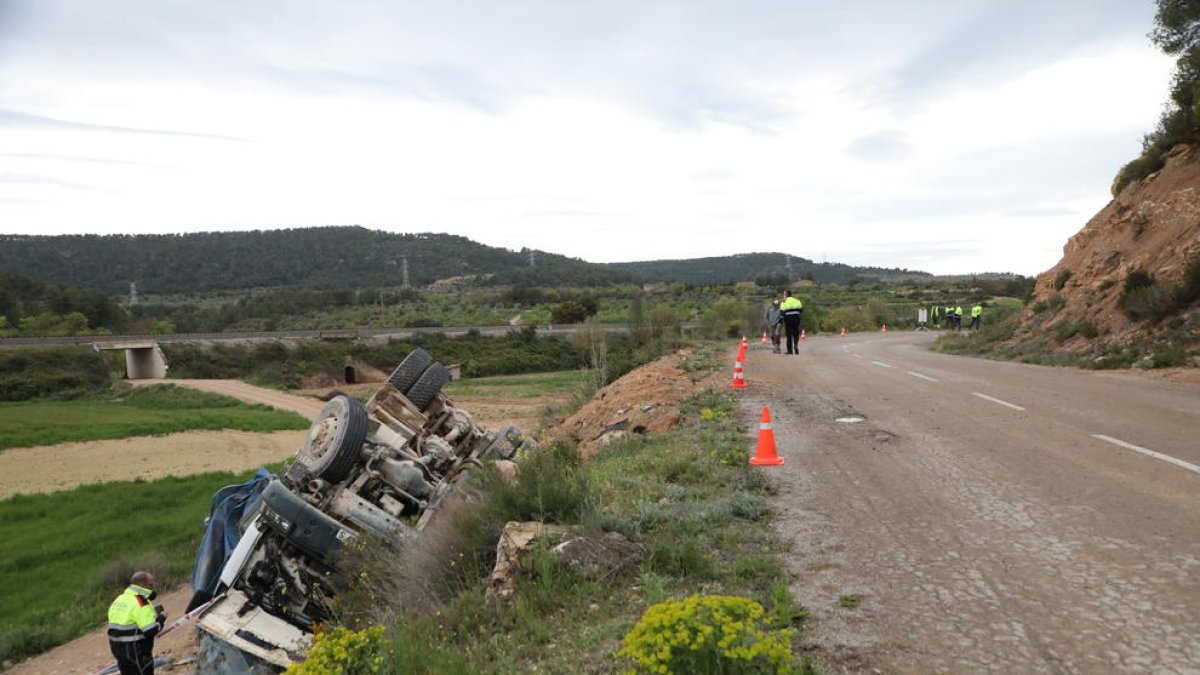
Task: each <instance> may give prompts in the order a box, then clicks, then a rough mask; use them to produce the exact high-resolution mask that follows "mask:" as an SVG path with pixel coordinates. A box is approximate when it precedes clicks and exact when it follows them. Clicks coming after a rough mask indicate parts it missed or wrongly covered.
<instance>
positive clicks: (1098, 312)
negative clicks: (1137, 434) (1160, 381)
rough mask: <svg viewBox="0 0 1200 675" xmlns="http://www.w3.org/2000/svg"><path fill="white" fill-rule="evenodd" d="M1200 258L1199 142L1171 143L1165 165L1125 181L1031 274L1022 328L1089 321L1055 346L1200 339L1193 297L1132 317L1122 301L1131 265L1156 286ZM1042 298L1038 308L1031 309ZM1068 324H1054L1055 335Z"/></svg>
mask: <svg viewBox="0 0 1200 675" xmlns="http://www.w3.org/2000/svg"><path fill="white" fill-rule="evenodd" d="M1198 257H1200V148H1197V147H1190V146H1178V147H1176V148H1175V149H1174V150H1172V151H1171V153H1170V154H1169V155H1168V157H1167V163H1166V166H1164V167H1163V168H1162V169H1161V170H1160V171H1158V172H1156V173H1154V174H1151V175H1150V176H1147V177H1146V178H1144V179H1142V180H1141V181H1139V182H1138V183H1135V184H1133V185H1130V186H1128V187H1126V188H1125V190H1124V191H1122V192H1121V193H1120V195H1118V196H1117V197H1116V198H1115V199H1113V200H1112V201H1111V202H1109V204H1108V205H1107V206H1105V207H1104V209H1102V210H1101V211H1100V212H1099V213H1097V214H1096V215H1095V217H1093V218H1092V219H1091V220H1090V221H1088V223H1087V225H1086V226H1085V227H1084V228H1083V229H1082V230H1081V231H1080V232H1079V233H1078V234H1076V235H1075V236H1073V237H1071V239H1070V240H1069V241H1068V242H1067V244H1066V246H1064V247H1063V257H1062V260H1060V261H1059V262H1058V264H1057V265H1055V266H1054V267H1053V268H1051V269H1050V270H1049V271H1047V272H1045V273H1043V274H1042V275H1041V276H1039V277H1038V280H1037V286H1036V288H1035V290H1034V303H1033V304H1032V305H1031V309H1030V310H1028V312H1027V314H1026V316H1025V317H1024V322H1023V323H1024V324H1025V325H1024V328H1026V329H1028V330H1029V331H1030V332H1031V333H1033V334H1035V335H1036V334H1037V333H1039V332H1043V331H1039V328H1041V329H1050V328H1052V327H1054V326H1056V325H1061V322H1063V321H1076V322H1079V321H1084V320H1086V321H1087V322H1090V324H1091V325H1092V326H1094V330H1093V329H1092V328H1091V327H1089V328H1088V329H1087V330H1085V331H1082V332H1081V333H1080V334H1076V335H1074V336H1071V338H1069V339H1068V340H1066V341H1064V342H1063V344H1062V345H1061V347H1062V348H1063V349H1065V350H1067V351H1077V352H1078V351H1086V350H1087V349H1088V348H1089V347H1090V346H1092V344H1091V343H1093V342H1095V341H1098V340H1099V341H1104V342H1108V343H1112V342H1114V341H1115V342H1119V343H1124V344H1126V345H1129V344H1133V343H1136V342H1137V341H1139V340H1146V339H1149V340H1154V339H1158V338H1161V337H1162V336H1163V335H1164V334H1166V333H1168V332H1169V333H1171V335H1170V339H1172V340H1174V341H1176V342H1178V341H1180V340H1182V341H1184V342H1188V343H1190V344H1191V345H1194V344H1195V343H1196V342H1197V341H1200V311H1197V307H1196V304H1197V303H1192V306H1191V307H1184V308H1181V309H1178V310H1177V311H1172V312H1170V313H1167V314H1166V315H1165V316H1157V317H1154V318H1151V319H1140V320H1135V319H1134V318H1131V317H1130V316H1129V313H1128V312H1126V311H1124V310H1123V309H1122V307H1121V304H1120V302H1121V297H1122V295H1123V294H1124V293H1125V290H1126V288H1125V287H1126V280H1127V279H1128V278H1129V276H1130V274H1132V273H1134V272H1135V271H1136V270H1141V271H1144V272H1147V273H1149V274H1150V275H1152V277H1153V279H1154V281H1155V282H1156V283H1157V285H1158V286H1159V287H1161V288H1171V287H1174V286H1176V285H1178V284H1180V283H1181V281H1182V280H1183V277H1184V274H1185V271H1186V270H1187V268H1188V265H1189V264H1192V262H1193V261H1194V260H1196V259H1197V258H1198ZM1039 303H1041V311H1034V309H1032V308H1034V307H1037V306H1038V304H1039ZM1064 332H1069V331H1059V333H1060V334H1062V333H1064Z"/></svg>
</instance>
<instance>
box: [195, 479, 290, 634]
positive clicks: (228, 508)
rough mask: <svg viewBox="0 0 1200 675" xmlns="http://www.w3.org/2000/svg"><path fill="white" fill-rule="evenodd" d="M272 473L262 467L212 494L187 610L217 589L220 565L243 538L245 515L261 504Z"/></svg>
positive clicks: (209, 596) (200, 602) (210, 596)
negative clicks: (246, 478) (250, 475)
mask: <svg viewBox="0 0 1200 675" xmlns="http://www.w3.org/2000/svg"><path fill="white" fill-rule="evenodd" d="M273 476H274V474H272V473H271V472H270V471H267V470H266V469H265V468H262V469H259V470H258V472H257V473H255V474H254V477H253V478H251V479H250V480H248V481H246V482H245V483H241V484H238V485H227V486H225V487H223V488H221V489H220V490H217V491H216V493H215V494H213V499H212V507H211V508H210V509H209V513H208V518H206V519H205V521H204V538H203V539H201V540H200V548H199V550H197V551H196V566H195V567H193V568H192V592H193V595H192V600H191V602H189V603H188V611H191V610H192V609H194V608H196V607H199V606H200V605H202V604H204V603H205V602H207V601H208V600H209V599H210V598H212V596H213V593H215V592H216V590H217V583H218V582H219V581H220V578H221V569H222V568H223V567H225V561H226V560H228V559H229V556H230V554H231V553H233V549H234V547H235V546H237V543H238V540H239V539H241V538H242V527H241V520H242V516H243V515H245V514H246V513H249V512H252V511H253V510H254V509H255V507H257V506H258V502H259V501H260V500H261V499H262V491H263V488H264V487H266V484H267V481H268V480H270V479H271V478H272V477H273Z"/></svg>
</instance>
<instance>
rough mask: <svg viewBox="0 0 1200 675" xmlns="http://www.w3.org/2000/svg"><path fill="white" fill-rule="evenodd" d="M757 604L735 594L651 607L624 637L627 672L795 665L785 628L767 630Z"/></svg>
mask: <svg viewBox="0 0 1200 675" xmlns="http://www.w3.org/2000/svg"><path fill="white" fill-rule="evenodd" d="M764 614H765V610H764V609H763V607H762V605H760V604H758V603H757V602H754V601H753V600H749V599H747V598H741V597H737V596H721V595H711V596H701V595H693V596H691V597H689V598H687V599H685V600H678V601H668V602H663V603H659V604H657V605H653V606H651V607H650V608H649V609H647V610H646V613H645V615H643V616H642V619H641V621H639V622H638V624H637V625H636V626H634V628H633V630H632V631H630V632H629V634H628V635H626V636H625V647H624V648H623V649H622V650H621V651H620V652H619V654H620V655H621V656H625V657H628V658H630V659H633V660H634V661H635V666H634V670H633V672H650V673H723V674H730V675H732V674H734V673H759V672H789V671H791V670H794V669H795V668H796V667H797V664H796V662H795V659H794V657H793V656H792V651H791V640H792V631H791V630H790V629H786V628H784V629H780V630H769V629H767V627H766V625H765V622H764V621H763V615H764Z"/></svg>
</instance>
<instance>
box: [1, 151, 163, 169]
mask: <svg viewBox="0 0 1200 675" xmlns="http://www.w3.org/2000/svg"><path fill="white" fill-rule="evenodd" d="M0 157H12V158H13V159H33V160H41V159H46V160H52V161H62V162H84V163H87V164H104V165H113V166H138V167H145V168H150V169H170V168H173V167H169V166H166V165H164V164H155V163H153V162H138V161H134V160H129V159H106V158H101V157H79V156H76V155H58V154H53V153H48V152H0Z"/></svg>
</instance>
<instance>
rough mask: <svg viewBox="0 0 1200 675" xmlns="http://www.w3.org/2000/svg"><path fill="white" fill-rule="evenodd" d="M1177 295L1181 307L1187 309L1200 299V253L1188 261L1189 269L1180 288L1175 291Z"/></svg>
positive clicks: (1184, 273) (1184, 274) (1181, 281)
mask: <svg viewBox="0 0 1200 675" xmlns="http://www.w3.org/2000/svg"><path fill="white" fill-rule="evenodd" d="M1175 296H1176V297H1175V300H1176V302H1177V304H1178V305H1179V308H1180V309H1186V308H1188V307H1190V306H1191V305H1192V303H1193V302H1195V301H1196V300H1197V299H1200V255H1197V256H1195V257H1194V258H1192V259H1191V261H1189V262H1188V266H1187V269H1186V270H1184V272H1183V279H1182V280H1180V282H1179V288H1178V290H1176V291H1175Z"/></svg>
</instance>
